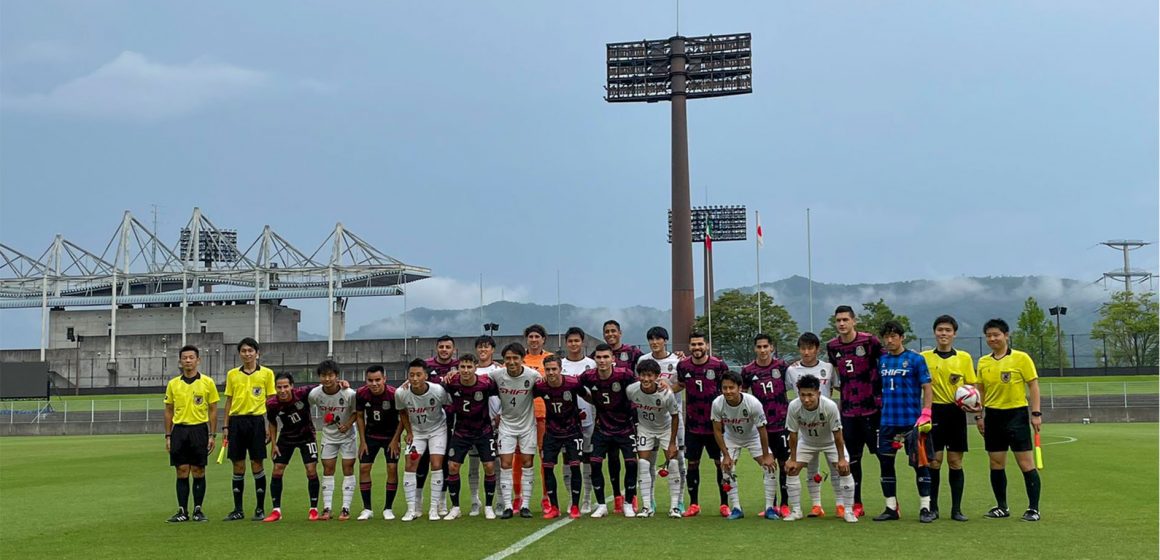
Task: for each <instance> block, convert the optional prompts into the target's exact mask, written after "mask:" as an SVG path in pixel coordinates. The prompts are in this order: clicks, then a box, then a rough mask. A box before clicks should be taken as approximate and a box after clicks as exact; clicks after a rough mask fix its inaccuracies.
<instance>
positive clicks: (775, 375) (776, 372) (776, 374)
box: [773, 369, 781, 379]
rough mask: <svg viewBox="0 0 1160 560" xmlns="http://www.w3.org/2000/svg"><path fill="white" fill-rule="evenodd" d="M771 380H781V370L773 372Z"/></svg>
mask: <svg viewBox="0 0 1160 560" xmlns="http://www.w3.org/2000/svg"><path fill="white" fill-rule="evenodd" d="M773 378H774V379H781V370H778V369H775V370H773Z"/></svg>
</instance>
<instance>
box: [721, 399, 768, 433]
mask: <svg viewBox="0 0 1160 560" xmlns="http://www.w3.org/2000/svg"><path fill="white" fill-rule="evenodd" d="M712 418H713V421H714V422H720V423H721V432H722V433H723V434H724V435H725V439H726V440H729V441H735V442H748V441H750V440H752V439H753V438H754V437H758V436H759V434H758V433H757V430H758V428H761V427H764V426H765V410H764V409H763V408H762V406H761V401H759V400H757V397H755V396H753V395H750V394H749V393H741V402H740V403H738V404H737V406H731V405H730V404H729V403H727V402H725V395H719V396H718V397H717V398H715V399H713V411H712Z"/></svg>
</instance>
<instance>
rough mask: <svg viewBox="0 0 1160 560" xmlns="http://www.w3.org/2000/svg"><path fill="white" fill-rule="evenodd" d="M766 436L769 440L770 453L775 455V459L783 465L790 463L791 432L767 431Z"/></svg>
mask: <svg viewBox="0 0 1160 560" xmlns="http://www.w3.org/2000/svg"><path fill="white" fill-rule="evenodd" d="M765 435H766V437H767V438H769V452H770V453H773V456H774V458H776V459H777V460H778V462H779V463H783V464H784V463H785V462H786V461H788V460H789V432H787V431H785V430H766V431H765Z"/></svg>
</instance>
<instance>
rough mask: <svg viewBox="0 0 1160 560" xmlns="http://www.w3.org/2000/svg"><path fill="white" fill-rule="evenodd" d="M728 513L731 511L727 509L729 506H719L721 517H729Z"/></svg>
mask: <svg viewBox="0 0 1160 560" xmlns="http://www.w3.org/2000/svg"><path fill="white" fill-rule="evenodd" d="M730 513H732V512H730V511H729V506H727V505H722V506H721V517H729V514H730Z"/></svg>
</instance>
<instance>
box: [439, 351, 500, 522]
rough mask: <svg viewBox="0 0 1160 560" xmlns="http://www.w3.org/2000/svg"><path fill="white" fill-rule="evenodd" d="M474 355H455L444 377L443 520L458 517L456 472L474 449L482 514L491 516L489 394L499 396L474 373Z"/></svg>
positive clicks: (492, 479)
mask: <svg viewBox="0 0 1160 560" xmlns="http://www.w3.org/2000/svg"><path fill="white" fill-rule="evenodd" d="M476 361H477V360H476V358H475V356H474V355H472V354H464V355H462V356H460V357H459V372H458V375H454V376H450V375H449V376H447V377H445V378H444V388H445V389H446V390H447V392H448V393H449V394H450V395H451V410H452V415H451V422H452V427H451V453H450V455H449V456H448V460H449V461H450V465H449V466H448V469H447V472H448V475H449V476H448V479H447V491H448V493H450V494H451V511H449V512H447V515H446V516H444V517H443V519H444V520H445V521H451V520H453V519H457V518H459V489H460V482H459V472H460V469H462V468H463V461H464V460H466V459H467V456H468V453H469V452H470V451H474V452H475V453H476V457H478V458H479V460H481V461H483V467H484V473H485V478H484V493H485V494H486V501H487V507H486V509H485V510H484V514H485V516H486V517H487V518H488V519H495V509H493V508H492V502H493V501H494V500H495V430H494V429H493V428H492V424H491V397H495V396H498V395H499V389H498V386H497V385H496V383H495V381H492V380H491V378H490V377H488V376H486V375H483V376H480V375H476V371H478V368H477V367H476Z"/></svg>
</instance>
